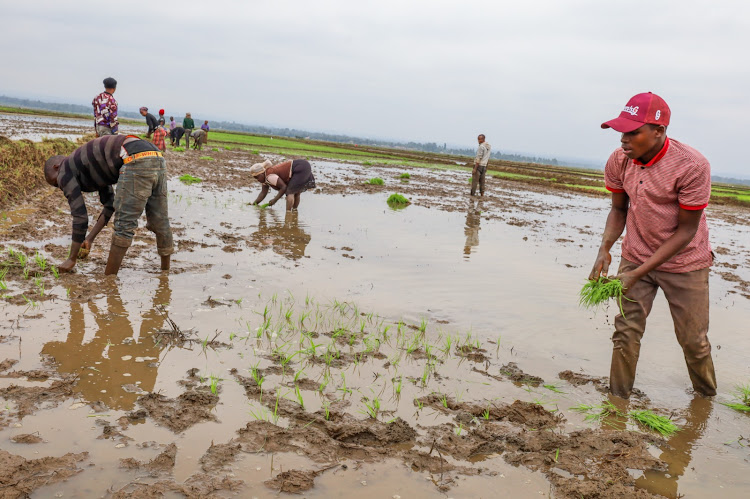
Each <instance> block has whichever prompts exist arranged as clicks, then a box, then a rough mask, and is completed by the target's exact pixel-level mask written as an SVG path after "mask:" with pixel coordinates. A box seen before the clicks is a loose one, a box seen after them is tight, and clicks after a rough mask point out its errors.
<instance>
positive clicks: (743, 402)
mask: <svg viewBox="0 0 750 499" xmlns="http://www.w3.org/2000/svg"><path fill="white" fill-rule="evenodd" d="M732 393H733V394H734V399H735V402H722V405H725V406H727V407H729V408H730V409H734V410H735V411H740V412H748V413H750V384H746V385H737V386H735V387H734V391H733V392H732Z"/></svg>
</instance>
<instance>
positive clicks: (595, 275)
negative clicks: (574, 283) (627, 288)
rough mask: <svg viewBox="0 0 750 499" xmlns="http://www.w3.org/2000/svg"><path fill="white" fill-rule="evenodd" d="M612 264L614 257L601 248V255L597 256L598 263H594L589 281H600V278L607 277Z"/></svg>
mask: <svg viewBox="0 0 750 499" xmlns="http://www.w3.org/2000/svg"><path fill="white" fill-rule="evenodd" d="M610 263H612V255H610V254H609V251H607V250H605V249H604V248H599V254H598V255H596V261H595V262H594V268H593V269H591V273H590V274H589V279H590V280H594V279H599V276H601V275H605V276H606V275H607V272H609V264H610Z"/></svg>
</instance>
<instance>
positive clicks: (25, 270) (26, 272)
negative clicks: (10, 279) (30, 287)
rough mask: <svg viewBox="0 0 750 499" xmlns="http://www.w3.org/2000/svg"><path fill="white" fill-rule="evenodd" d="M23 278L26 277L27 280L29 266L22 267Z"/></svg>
mask: <svg viewBox="0 0 750 499" xmlns="http://www.w3.org/2000/svg"><path fill="white" fill-rule="evenodd" d="M23 278H24V279H27V280H28V278H29V268H28V267H24V268H23Z"/></svg>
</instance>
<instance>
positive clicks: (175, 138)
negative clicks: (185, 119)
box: [169, 126, 185, 147]
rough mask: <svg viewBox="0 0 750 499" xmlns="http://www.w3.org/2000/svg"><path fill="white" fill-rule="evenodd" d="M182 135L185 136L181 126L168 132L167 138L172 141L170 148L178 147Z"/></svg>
mask: <svg viewBox="0 0 750 499" xmlns="http://www.w3.org/2000/svg"><path fill="white" fill-rule="evenodd" d="M183 135H185V129H184V128H182V127H181V126H177V127H174V128H173V129H172V130H171V131H170V132H169V138H170V139H171V140H172V147H175V146H177V147H180V140H182V136H183Z"/></svg>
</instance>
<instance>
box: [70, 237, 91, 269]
mask: <svg viewBox="0 0 750 499" xmlns="http://www.w3.org/2000/svg"><path fill="white" fill-rule="evenodd" d="M93 245H94V243H93V242H92V241H89V240H88V239H86V240H84V241H83V242H82V243H81V249H79V250H78V258H86V257H87V256H89V252H90V251H91V247H92V246H93ZM74 264H75V262H74Z"/></svg>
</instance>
